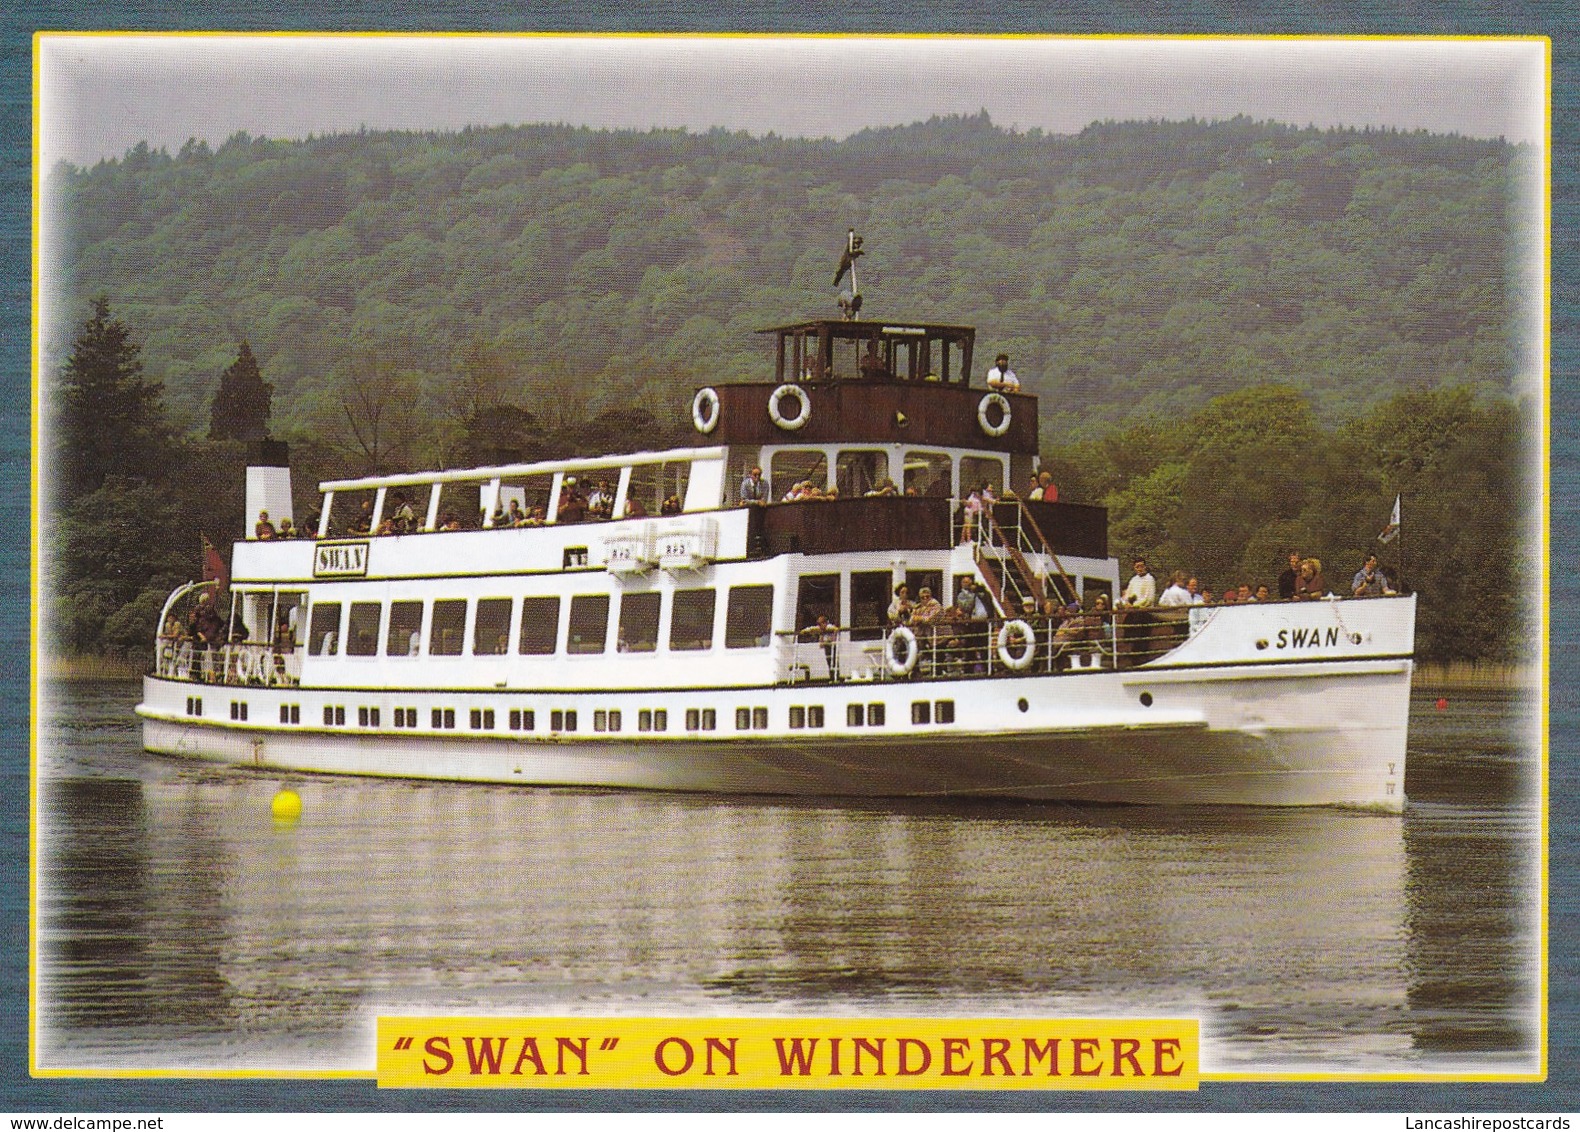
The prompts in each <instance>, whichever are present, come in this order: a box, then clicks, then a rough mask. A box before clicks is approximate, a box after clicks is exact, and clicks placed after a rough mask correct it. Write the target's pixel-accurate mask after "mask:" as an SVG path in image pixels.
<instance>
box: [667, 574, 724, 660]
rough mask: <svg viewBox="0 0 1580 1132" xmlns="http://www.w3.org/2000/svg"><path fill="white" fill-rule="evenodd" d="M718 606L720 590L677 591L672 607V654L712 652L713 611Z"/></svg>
mask: <svg viewBox="0 0 1580 1132" xmlns="http://www.w3.org/2000/svg"><path fill="white" fill-rule="evenodd" d="M717 605H718V591H717V590H712V589H707V590H676V591H675V596H674V598H673V599H672V601H671V604H670V616H669V647H670V651H672V652H693V651H698V650H702V649H711V648H712V647H713V611H714V609H715V608H716V607H717Z"/></svg>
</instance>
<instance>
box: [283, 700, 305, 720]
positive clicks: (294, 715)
mask: <svg viewBox="0 0 1580 1132" xmlns="http://www.w3.org/2000/svg"><path fill="white" fill-rule="evenodd" d="M280 722H281V723H300V722H302V705H301V704H281V705H280Z"/></svg>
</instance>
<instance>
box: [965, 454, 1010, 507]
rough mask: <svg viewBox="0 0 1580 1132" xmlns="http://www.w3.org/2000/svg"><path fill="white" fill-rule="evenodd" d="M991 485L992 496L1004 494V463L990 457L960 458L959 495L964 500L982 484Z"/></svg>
mask: <svg viewBox="0 0 1580 1132" xmlns="http://www.w3.org/2000/svg"><path fill="white" fill-rule="evenodd" d="M985 483H986V484H992V485H993V494H995V495H997V496H1000V497H1002V496H1003V494H1004V461H1002V460H995V459H993V458H992V457H991V456H962V457H960V495H961V498H964V497H965V496H967V495H970V494H971V493H972V492H973V491H976V490H977V489H978V488H980V487H981V486H982V485H983V484H985Z"/></svg>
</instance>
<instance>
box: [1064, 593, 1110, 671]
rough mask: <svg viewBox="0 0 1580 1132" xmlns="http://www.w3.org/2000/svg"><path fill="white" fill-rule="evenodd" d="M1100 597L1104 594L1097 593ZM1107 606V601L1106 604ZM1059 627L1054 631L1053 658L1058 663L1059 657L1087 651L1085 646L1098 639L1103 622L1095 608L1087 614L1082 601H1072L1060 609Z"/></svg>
mask: <svg viewBox="0 0 1580 1132" xmlns="http://www.w3.org/2000/svg"><path fill="white" fill-rule="evenodd" d="M1097 596H1098V597H1100V598H1103V597H1105V596H1106V595H1104V594H1098V595H1097ZM1104 608H1106V602H1105V605H1104ZM1060 615H1061V619H1060V621H1059V627H1058V628H1057V629H1055V630H1054V631H1053V659H1054V661H1055V663H1057V661H1058V659H1059V657H1061V656H1064V655H1066V654H1068V653H1073V652H1084V651H1086V650H1085V648H1084V646H1086V645H1089V644H1090V643H1091V642H1093V641H1095V640H1097V638H1098V634H1099V632H1100V631H1101V630H1102V626H1103V622H1102V618H1101V617H1099V616H1098V615H1097V614H1096V612H1095V610H1094V612H1093V613H1090V614H1087V613H1082V612H1081V603H1080V602H1078V601H1072V602H1070V603H1069V604H1068V605H1066V606H1065V607H1064V608H1063V609H1062V610H1061V611H1060Z"/></svg>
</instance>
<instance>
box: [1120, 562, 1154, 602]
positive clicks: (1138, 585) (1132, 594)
mask: <svg viewBox="0 0 1580 1132" xmlns="http://www.w3.org/2000/svg"><path fill="white" fill-rule="evenodd" d="M1131 569H1132V570H1134V571H1135V574H1134V576H1133V577H1132V578H1131V579H1130V581H1129V582H1128V583H1127V584H1126V585H1125V593H1124V600H1125V604H1126V605H1133V606H1136V607H1137V608H1145V607H1146V606H1149V605H1156V604H1157V601H1158V582H1157V579H1156V578H1154V577H1153V576H1152V575H1151V574H1150V573H1148V572H1147V560H1146V559H1145V558H1138V559H1136V561H1135V563H1134V565H1132V566H1131Z"/></svg>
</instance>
